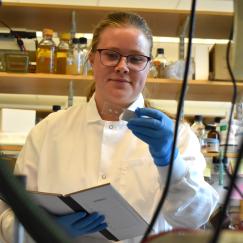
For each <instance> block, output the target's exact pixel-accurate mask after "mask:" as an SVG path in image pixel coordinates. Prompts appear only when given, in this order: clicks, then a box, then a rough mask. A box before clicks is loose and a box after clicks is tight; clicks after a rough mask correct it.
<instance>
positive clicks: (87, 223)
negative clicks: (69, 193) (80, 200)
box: [54, 211, 108, 237]
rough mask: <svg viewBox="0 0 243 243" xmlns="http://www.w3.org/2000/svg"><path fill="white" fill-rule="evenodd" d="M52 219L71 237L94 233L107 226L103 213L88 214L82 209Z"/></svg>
mask: <svg viewBox="0 0 243 243" xmlns="http://www.w3.org/2000/svg"><path fill="white" fill-rule="evenodd" d="M54 220H55V221H56V222H57V224H58V225H60V226H61V227H62V228H63V229H64V230H65V231H66V232H67V233H68V234H69V235H70V236H72V237H78V236H82V235H85V234H91V233H95V232H98V231H101V230H103V229H105V228H107V226H108V225H107V223H105V217H104V215H101V214H98V213H91V214H89V215H88V214H87V213H86V212H83V211H80V212H75V213H71V214H67V215H63V216H54Z"/></svg>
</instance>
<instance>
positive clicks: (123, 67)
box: [115, 57, 129, 73]
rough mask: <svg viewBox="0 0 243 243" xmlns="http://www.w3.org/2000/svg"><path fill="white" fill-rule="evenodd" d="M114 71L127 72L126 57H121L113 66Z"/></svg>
mask: <svg viewBox="0 0 243 243" xmlns="http://www.w3.org/2000/svg"><path fill="white" fill-rule="evenodd" d="M115 70H116V72H122V73H128V72H129V68H128V66H127V59H126V57H122V58H121V59H120V61H119V63H118V64H117V65H116V66H115Z"/></svg>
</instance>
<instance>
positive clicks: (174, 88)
mask: <svg viewBox="0 0 243 243" xmlns="http://www.w3.org/2000/svg"><path fill="white" fill-rule="evenodd" d="M71 80H72V81H73V87H74V92H75V94H74V95H75V96H86V95H87V93H88V91H89V88H90V86H91V84H92V82H93V77H92V76H79V75H77V76H75V75H61V74H35V73H34V74H33V73H23V74H22V73H5V72H2V73H1V72H0V90H1V93H5V94H36V95H65V96H66V95H68V85H69V82H70V81H71ZM181 84H182V81H180V80H169V79H148V80H147V83H146V89H147V91H148V92H146V96H147V98H152V99H164V100H178V97H179V95H180V90H181ZM232 90H233V88H232V83H231V82H229V81H207V80H190V81H189V83H188V92H187V96H186V100H194V101H226V102H227V101H231V96H232ZM238 91H239V93H242V92H243V83H239V84H238Z"/></svg>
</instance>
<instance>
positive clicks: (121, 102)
mask: <svg viewBox="0 0 243 243" xmlns="http://www.w3.org/2000/svg"><path fill="white" fill-rule="evenodd" d="M151 52H152V35H151V31H150V29H149V27H148V26H147V24H146V22H145V21H144V19H142V18H141V17H140V16H138V15H136V14H132V13H113V14H110V15H108V16H107V17H106V18H105V19H104V20H103V21H101V22H100V23H99V24H98V26H97V27H96V29H95V31H94V35H93V40H92V43H91V52H90V55H89V61H90V63H91V65H92V68H93V72H94V79H95V93H94V94H93V96H92V97H91V99H90V101H89V102H88V103H87V104H85V105H84V106H80V105H77V106H73V107H71V108H69V109H67V110H63V111H59V112H57V113H53V114H51V115H50V116H48V117H47V118H46V119H44V120H43V121H41V122H40V123H39V124H38V125H37V126H36V127H35V128H34V129H33V130H32V131H31V133H30V134H29V136H28V139H27V141H26V144H25V146H24V148H23V150H22V151H21V153H20V156H19V158H18V160H17V164H16V168H15V173H25V174H26V175H27V177H28V180H27V188H28V189H29V190H38V191H45V192H55V193H63V194H65V193H70V192H73V191H77V190H81V189H84V188H88V187H92V186H96V185H98V184H103V183H106V182H110V183H111V184H112V185H113V186H114V187H115V188H116V189H117V190H118V191H119V192H120V193H121V194H122V195H123V196H124V198H126V200H127V201H128V202H129V203H130V204H131V205H132V206H133V207H134V208H135V209H136V210H137V211H138V212H139V213H140V214H141V215H142V216H143V217H144V219H146V220H147V221H148V222H149V221H150V219H151V217H152V214H153V212H154V209H155V208H156V206H157V203H158V200H159V198H160V196H161V194H162V192H163V187H164V183H165V178H166V175H167V171H168V164H169V160H170V155H171V149H172V142H173V127H174V124H173V121H172V120H171V119H170V118H169V117H168V116H166V115H165V114H164V113H162V112H160V111H158V110H154V109H148V108H144V103H145V102H144V98H143V95H142V94H141V93H142V91H143V89H144V86H145V82H146V78H147V75H148V72H149V68H150V60H151V56H152V54H151ZM126 109H129V110H132V111H135V114H136V116H135V117H134V118H132V119H130V120H129V121H128V122H126V121H123V120H121V119H120V117H121V116H122V114H123V113H124V111H125V110H126ZM204 166H205V160H204V158H203V155H202V154H201V152H200V146H199V143H198V140H197V138H196V136H195V135H194V134H193V132H192V131H191V129H190V127H189V125H188V124H186V123H185V124H181V125H180V130H179V137H178V144H177V148H176V153H175V156H174V170H173V174H172V181H171V185H170V191H169V194H168V196H167V199H166V202H165V204H164V207H163V210H162V212H161V214H160V215H159V218H158V221H157V223H156V225H155V227H154V231H155V232H159V231H164V230H168V229H171V228H172V227H180V228H181V227H183V228H185V227H188V228H198V227H200V226H201V225H202V224H204V223H205V222H207V220H208V218H209V216H210V214H211V213H212V212H213V210H214V208H215V205H216V203H217V198H218V196H217V193H216V192H215V191H214V190H213V189H212V188H211V187H210V186H209V185H208V184H207V183H206V182H205V181H204V179H203V169H204ZM55 219H56V221H57V223H58V224H60V225H61V226H62V227H63V229H64V230H65V231H67V232H68V233H69V234H70V235H72V236H73V237H76V238H78V242H91V243H92V242H107V241H106V240H104V241H102V240H101V239H95V238H93V237H92V235H91V236H90V235H87V234H90V233H92V232H97V231H100V230H102V229H106V228H108V229H109V227H110V226H109V224H108V225H107V222H106V220H105V218H104V216H103V215H100V214H99V212H98V213H93V214H91V215H89V216H88V215H86V214H85V213H84V212H79V213H74V214H71V215H64V216H59V217H55ZM0 223H1V229H2V231H1V232H3V233H2V237H3V238H5V240H6V239H9V236H8V235H9V234H10V233H9V232H10V231H11V223H12V211H11V210H10V209H6V210H2V214H1V216H0ZM126 242H138V239H128V240H127V241H126Z"/></svg>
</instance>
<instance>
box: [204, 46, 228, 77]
mask: <svg viewBox="0 0 243 243" xmlns="http://www.w3.org/2000/svg"><path fill="white" fill-rule="evenodd" d="M226 50H227V44H215V45H214V46H213V47H212V49H211V51H210V54H209V59H210V65H209V70H210V79H212V80H231V77H230V74H229V71H228V68H227V61H226Z"/></svg>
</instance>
